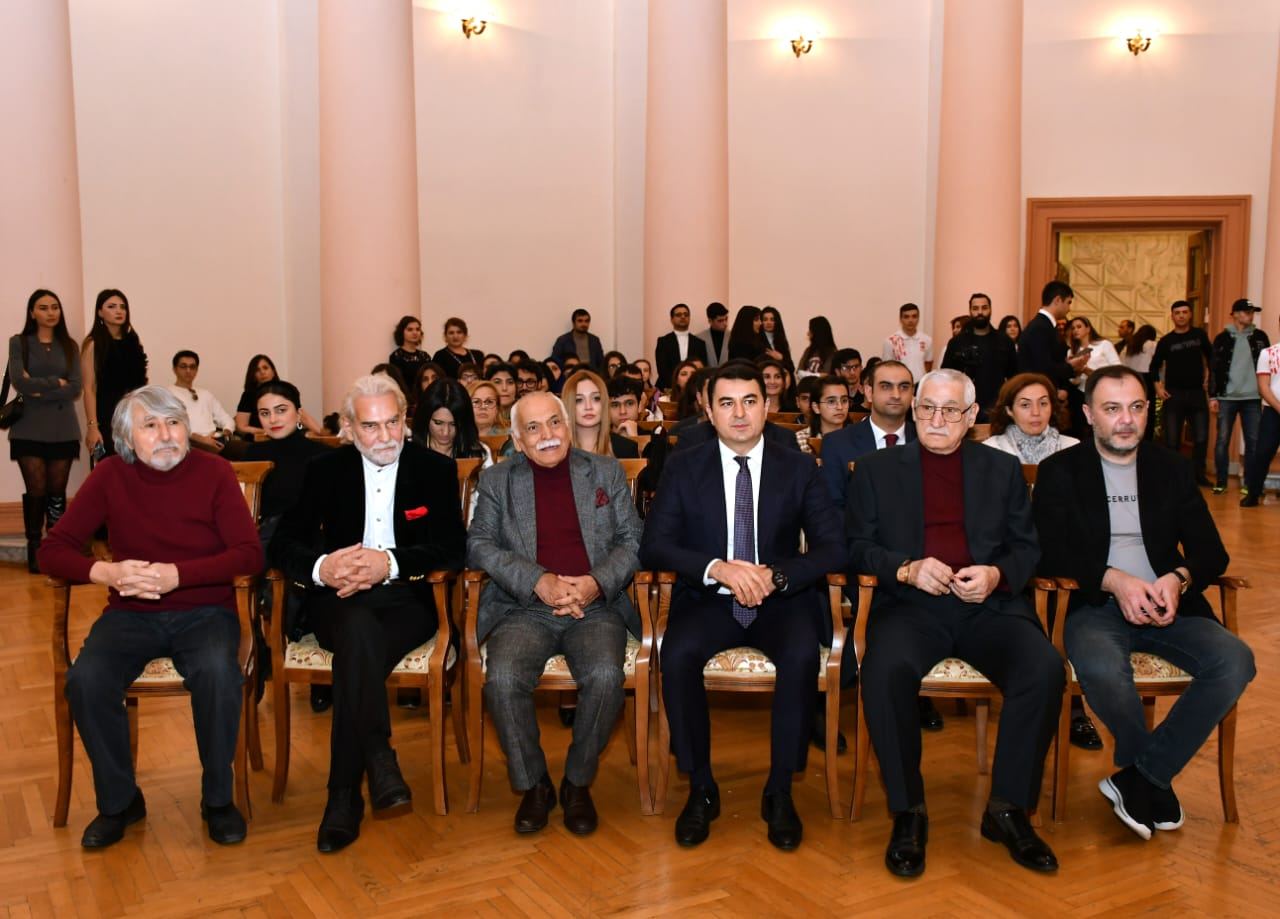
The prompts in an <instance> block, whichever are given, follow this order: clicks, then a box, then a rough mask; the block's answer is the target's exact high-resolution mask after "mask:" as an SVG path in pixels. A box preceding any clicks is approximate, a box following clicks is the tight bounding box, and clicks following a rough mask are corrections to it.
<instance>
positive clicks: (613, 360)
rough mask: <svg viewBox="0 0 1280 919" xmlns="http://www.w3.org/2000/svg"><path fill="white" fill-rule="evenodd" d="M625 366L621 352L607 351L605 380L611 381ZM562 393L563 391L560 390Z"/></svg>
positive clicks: (624, 359) (623, 355) (624, 356)
mask: <svg viewBox="0 0 1280 919" xmlns="http://www.w3.org/2000/svg"><path fill="white" fill-rule="evenodd" d="M625 366H627V356H626V355H625V354H623V353H622V352H621V351H607V352H605V356H604V376H605V379H607V380H608V379H612V378H613V376H614V374H616V373H617V372H618V371H619V370H621V369H622V368H623V367H625ZM562 391H563V390H562Z"/></svg>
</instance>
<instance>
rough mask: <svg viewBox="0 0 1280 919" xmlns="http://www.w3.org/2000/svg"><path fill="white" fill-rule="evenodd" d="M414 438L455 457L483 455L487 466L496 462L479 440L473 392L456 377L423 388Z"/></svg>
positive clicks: (470, 457)
mask: <svg viewBox="0 0 1280 919" xmlns="http://www.w3.org/2000/svg"><path fill="white" fill-rule="evenodd" d="M413 439H414V440H416V441H417V442H418V443H420V444H422V445H423V446H424V447H427V448H428V449H430V450H434V451H436V452H437V453H443V454H444V455H445V456H449V457H452V458H453V459H475V458H483V459H484V460H485V463H484V465H486V466H489V465H492V463H493V455H492V454H491V453H490V452H489V448H488V447H486V446H485V445H484V442H483V441H481V440H480V431H479V429H478V428H477V427H476V416H475V407H474V406H473V405H472V403H471V394H470V393H469V392H467V390H466V389H465V388H464V387H463V385H462V384H461V383H459V382H458V381H456V380H450V379H443V380H436V381H435V382H434V383H432V384H431V385H430V386H428V387H427V388H426V389H424V390H423V391H422V398H420V399H419V400H418V410H417V412H416V413H415V414H414V416H413Z"/></svg>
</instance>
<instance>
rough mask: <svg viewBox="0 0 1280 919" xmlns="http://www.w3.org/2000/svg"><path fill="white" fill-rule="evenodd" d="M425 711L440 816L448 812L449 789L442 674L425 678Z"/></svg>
mask: <svg viewBox="0 0 1280 919" xmlns="http://www.w3.org/2000/svg"><path fill="white" fill-rule="evenodd" d="M427 712H428V716H429V717H430V719H431V724H430V725H429V726H428V729H429V730H430V731H431V793H432V796H433V797H434V799H435V806H436V813H437V814H439V815H440V816H441V817H443V816H445V815H446V814H448V813H449V790H448V788H447V786H446V784H445V774H444V722H445V714H444V675H443V674H439V673H433V674H430V675H429V676H428V678H427Z"/></svg>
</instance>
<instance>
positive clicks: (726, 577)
mask: <svg viewBox="0 0 1280 919" xmlns="http://www.w3.org/2000/svg"><path fill="white" fill-rule="evenodd" d="M707 574H708V576H710V577H711V578H713V579H714V580H716V581H718V582H719V583H721V584H723V585H724V586H725V587H727V588H729V590H730V591H732V593H733V596H734V599H736V600H737V601H738V603H740V604H741V605H743V606H745V607H747V608H748V609H754V608H755V607H757V606H759V605H760V604H761V603H763V602H764V601H765V598H766V597H768V596H769V595H770V594H771V593H773V592H774V590H775V589H776V588H775V587H774V585H773V570H772V569H771V568H769V566H768V565H757V564H754V563H753V562H744V561H740V560H738V559H721V560H719V561H716V562H713V563H712V565H711V568H710V569H709V570H708V571H707Z"/></svg>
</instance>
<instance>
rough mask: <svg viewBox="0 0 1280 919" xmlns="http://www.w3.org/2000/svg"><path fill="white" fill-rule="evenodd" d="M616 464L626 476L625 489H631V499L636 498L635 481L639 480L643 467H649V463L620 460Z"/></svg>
mask: <svg viewBox="0 0 1280 919" xmlns="http://www.w3.org/2000/svg"><path fill="white" fill-rule="evenodd" d="M618 462H619V463H620V464H621V466H622V471H623V472H624V473H626V475H627V487H628V488H630V489H631V497H632V498H633V499H634V498H635V496H636V479H637V478H639V476H640V473H641V472H642V471H643V470H644V467H645V466H648V465H649V461H648V460H647V459H620V460H618Z"/></svg>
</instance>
